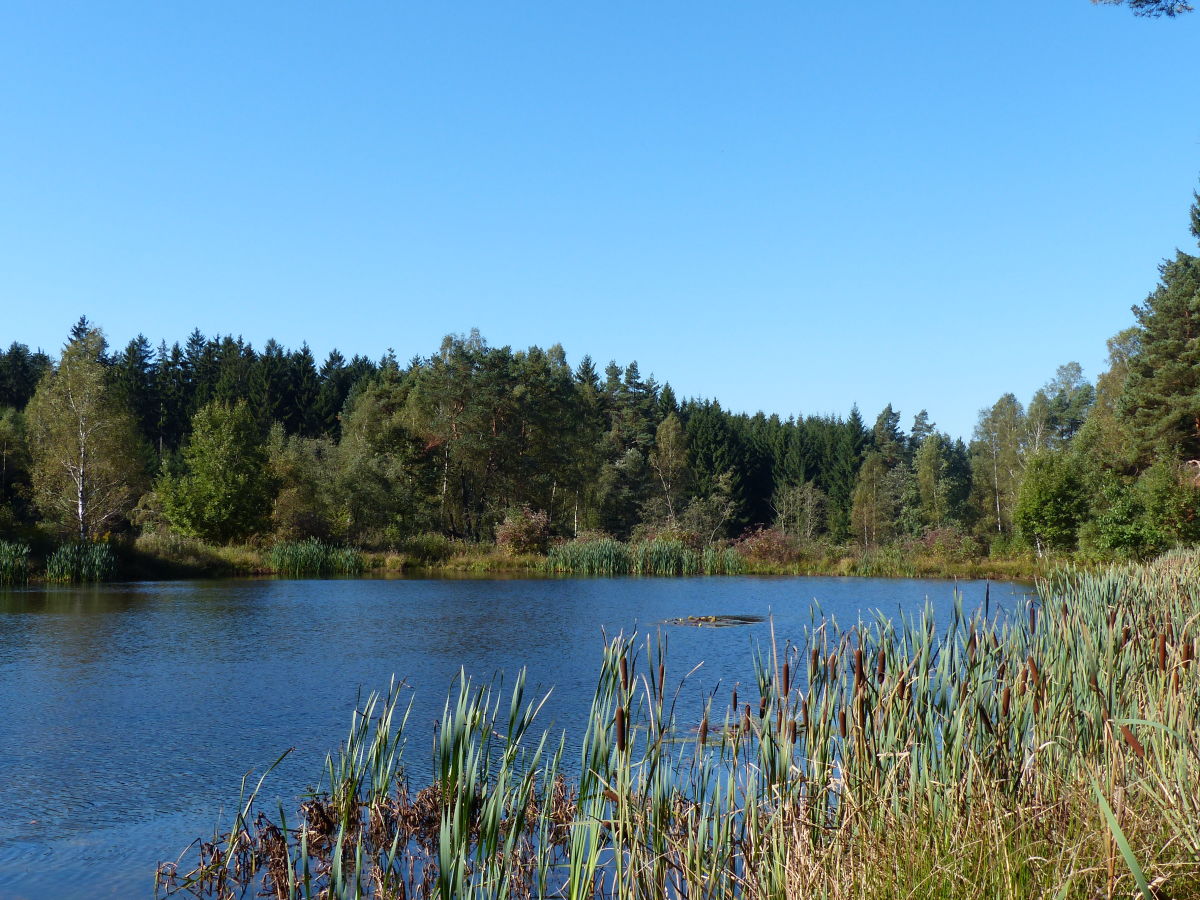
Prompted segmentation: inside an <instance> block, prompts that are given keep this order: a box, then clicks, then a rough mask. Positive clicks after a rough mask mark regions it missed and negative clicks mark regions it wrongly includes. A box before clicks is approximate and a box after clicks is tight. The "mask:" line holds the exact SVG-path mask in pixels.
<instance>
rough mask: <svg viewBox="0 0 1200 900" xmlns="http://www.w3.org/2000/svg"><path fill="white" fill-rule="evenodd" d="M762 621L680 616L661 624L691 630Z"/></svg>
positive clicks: (729, 626) (758, 617) (724, 617)
mask: <svg viewBox="0 0 1200 900" xmlns="http://www.w3.org/2000/svg"><path fill="white" fill-rule="evenodd" d="M762 620H763V617H762V616H681V617H680V618H676V619H667V620H665V621H663V622H662V623H661V624H663V625H691V626H692V627H693V628H732V627H733V626H734V625H753V624H755V623H756V622H761V621H762Z"/></svg>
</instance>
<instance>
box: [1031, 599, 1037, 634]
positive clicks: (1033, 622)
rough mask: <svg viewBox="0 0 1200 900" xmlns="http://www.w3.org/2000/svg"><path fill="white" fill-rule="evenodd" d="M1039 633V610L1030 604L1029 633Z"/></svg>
mask: <svg viewBox="0 0 1200 900" xmlns="http://www.w3.org/2000/svg"><path fill="white" fill-rule="evenodd" d="M1035 631H1037V608H1036V607H1035V606H1034V605H1033V604H1032V603H1031V604H1029V633H1030V634H1033V633H1034V632H1035Z"/></svg>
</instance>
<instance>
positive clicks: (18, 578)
mask: <svg viewBox="0 0 1200 900" xmlns="http://www.w3.org/2000/svg"><path fill="white" fill-rule="evenodd" d="M28 580H29V545H28V544H22V543H19V542H17V541H0V584H24V583H25V582H27V581H28Z"/></svg>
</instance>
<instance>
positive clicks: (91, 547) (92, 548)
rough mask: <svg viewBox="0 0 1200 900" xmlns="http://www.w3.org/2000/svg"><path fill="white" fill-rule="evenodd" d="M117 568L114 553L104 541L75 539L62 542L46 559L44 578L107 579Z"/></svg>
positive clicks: (66, 579)
mask: <svg viewBox="0 0 1200 900" xmlns="http://www.w3.org/2000/svg"><path fill="white" fill-rule="evenodd" d="M116 568H117V558H116V554H114V553H113V549H112V547H111V546H109V545H108V544H106V543H90V542H84V541H76V542H72V543H69V544H63V545H62V546H60V547H59V548H58V549H57V550H55V551H54V552H53V553H51V554H50V558H49V559H47V560H46V580H47V581H60V582H86V581H107V580H108V579H110V578H112V576H113V573H114V572H115V571H116Z"/></svg>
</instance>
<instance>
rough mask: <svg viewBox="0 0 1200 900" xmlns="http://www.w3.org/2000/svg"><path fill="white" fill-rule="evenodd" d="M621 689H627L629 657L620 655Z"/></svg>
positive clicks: (626, 690)
mask: <svg viewBox="0 0 1200 900" xmlns="http://www.w3.org/2000/svg"><path fill="white" fill-rule="evenodd" d="M621 690H623V691H625V692H628V691H629V658H628V657H626V656H622V657H621Z"/></svg>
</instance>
